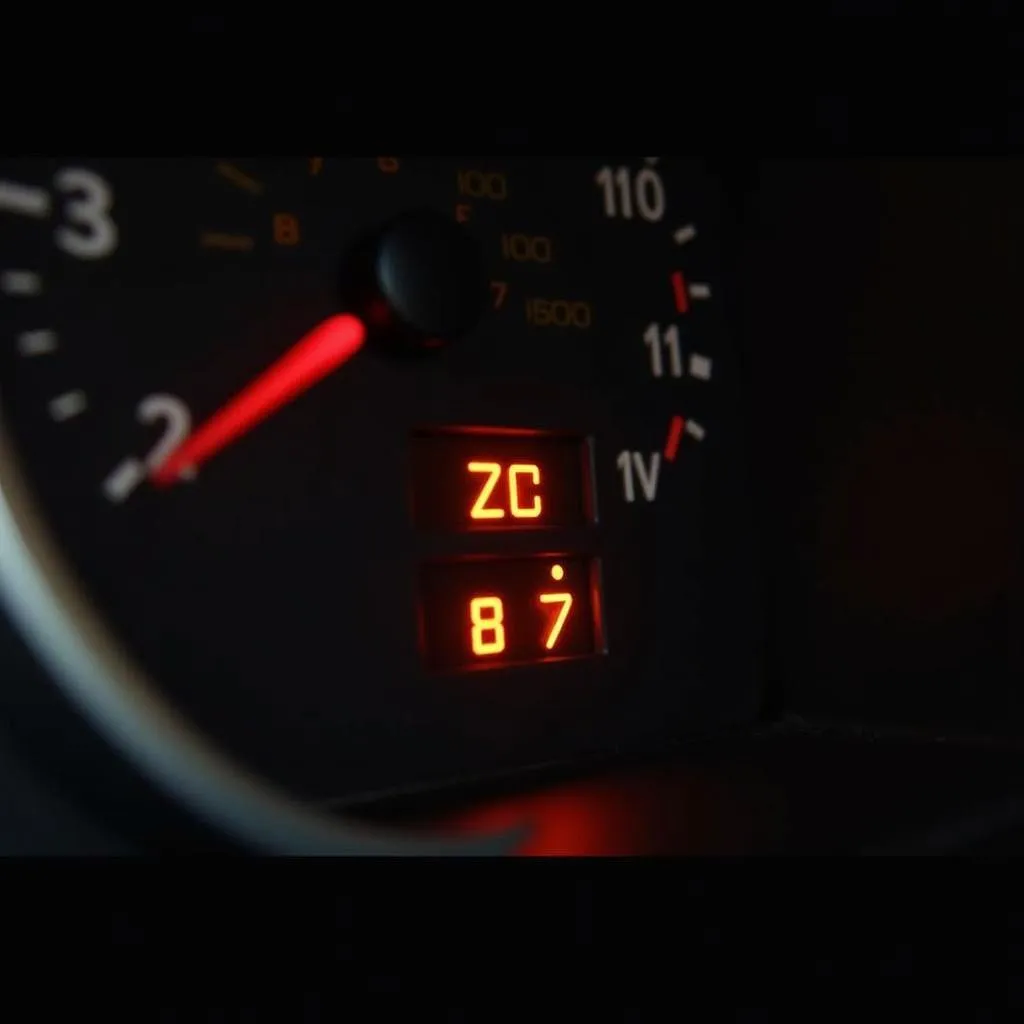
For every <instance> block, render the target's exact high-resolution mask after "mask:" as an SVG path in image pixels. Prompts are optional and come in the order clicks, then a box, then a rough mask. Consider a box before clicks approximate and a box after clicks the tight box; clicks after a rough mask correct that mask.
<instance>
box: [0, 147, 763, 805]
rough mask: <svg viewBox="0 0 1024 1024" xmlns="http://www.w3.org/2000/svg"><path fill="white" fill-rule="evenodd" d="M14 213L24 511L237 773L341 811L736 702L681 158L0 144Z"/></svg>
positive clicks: (721, 519) (5, 470)
mask: <svg viewBox="0 0 1024 1024" xmlns="http://www.w3.org/2000/svg"><path fill="white" fill-rule="evenodd" d="M0 228H2V231H0V430H2V432H3V434H2V438H3V441H4V445H3V448H2V451H3V453H4V454H3V464H0V488H2V489H3V500H4V502H6V503H7V509H6V511H7V515H8V520H7V521H9V522H11V523H14V524H16V525H17V524H19V523H20V524H21V525H22V526H24V525H25V517H26V516H27V515H29V514H31V515H32V516H34V517H36V518H37V525H38V522H41V523H42V524H43V528H44V530H45V532H46V535H47V537H48V538H49V539H50V540H52V542H53V544H54V545H55V548H56V550H57V551H58V552H59V555H60V559H61V571H62V572H66V573H67V576H68V578H69V579H72V580H74V581H75V585H76V587H77V588H79V589H80V592H81V593H83V594H85V595H86V597H87V600H88V602H89V604H90V608H91V611H93V612H95V613H96V614H97V615H98V616H99V618H100V620H101V621H102V623H103V628H104V631H105V637H106V639H107V640H109V642H110V643H111V644H113V645H115V648H116V650H117V651H118V652H120V654H121V656H122V661H123V664H124V665H125V666H130V667H131V671H132V672H133V673H134V676H133V678H143V679H144V680H145V681H146V685H147V686H150V687H152V690H153V692H154V693H155V694H157V695H158V697H159V699H160V701H162V702H163V704H164V705H166V706H169V707H171V708H173V709H174V710H175V711H176V712H177V713H178V714H179V715H181V716H182V717H183V719H184V720H185V721H187V722H188V723H189V725H190V727H191V728H193V729H194V730H195V732H196V734H197V735H198V736H201V737H203V738H204V739H205V740H207V741H208V742H211V743H213V744H215V745H216V746H217V747H218V748H219V749H220V750H221V751H223V752H224V753H226V754H228V755H229V756H230V757H232V758H234V759H236V760H237V761H238V762H240V763H241V764H243V765H245V766H246V767H247V768H249V769H251V770H253V771H255V772H256V773H258V774H260V775H262V776H264V777H266V778H268V779H271V780H273V781H274V782H275V783H277V784H278V785H279V786H282V787H284V788H285V789H287V790H289V791H291V792H292V793H293V794H295V795H296V796H298V797H300V798H303V799H306V800H314V801H315V800H321V801H329V800H344V799H352V798H356V797H360V796H363V795H366V794H371V793H376V792H380V791H386V790H395V789H403V788H408V787H418V786H425V785H431V784H440V783H443V782H446V781H450V780H453V779H464V778H469V777H479V776H485V775H488V774H493V773H497V772H508V771H512V770H515V769H519V768H526V767H530V766H534V765H537V764H544V763H550V762H553V761H570V760H573V759H576V758H582V757H586V756H589V755H599V754H605V753H608V752H610V751H614V750H623V749H630V748H634V747H635V748H644V747H645V746H649V745H650V744H652V743H655V742H657V743H661V742H663V741H666V740H674V739H677V738H679V737H683V736H685V735H687V734H692V733H696V732H700V731H701V730H703V729H707V728H711V727H717V726H719V725H721V724H723V723H726V722H730V721H736V720H740V719H744V718H746V717H748V716H749V715H750V713H751V709H752V706H753V703H752V702H753V693H754V685H753V677H752V672H751V669H750V665H751V664H752V658H751V652H750V649H749V645H748V640H749V637H750V616H751V601H750V587H749V571H750V569H749V554H750V552H749V538H748V535H747V530H746V527H745V526H744V522H745V520H744V514H745V508H744V505H745V502H744V496H743V489H742V485H741V475H740V469H739V466H740V458H739V455H740V446H739V441H738V438H739V432H738V428H737V423H736V372H735V363H734V359H733V354H732V348H731V344H730V339H729V337H728V334H727V331H726V330H725V324H726V318H725V316H724V314H723V305H724V299H725V297H726V296H728V294H729V288H730V283H729V282H728V281H727V280H724V279H723V264H722V259H721V255H722V251H723V249H724V247H725V245H726V242H727V239H726V234H725V232H726V227H725V218H724V211H723V208H722V200H721V197H720V195H719V193H718V192H717V190H716V187H715V184H714V182H713V181H712V180H710V179H709V178H708V176H707V175H706V174H705V173H704V172H703V171H702V169H701V167H700V165H698V164H697V163H695V162H692V161H683V160H677V159H673V158H656V157H648V158H643V157H639V158H595V159H586V158H573V159H518V158H517V159H486V160H485V159H469V158H465V159H459V160H455V159H452V160H422V161H421V160H413V159H408V160H406V159H402V158H395V157H381V158H366V159H332V158H322V157H312V158H296V159H277V160H263V161H261V160H251V159H209V160H206V159H179V160H152V159H147V160H131V159H110V160H102V159H84V158H68V159H61V160H55V159H24V160H6V161H3V162H0ZM16 480H17V481H19V482H20V483H23V484H24V489H25V491H26V493H27V494H29V495H30V497H31V505H30V506H25V505H21V504H18V506H17V507H14V505H13V504H12V501H13V499H12V498H11V495H12V494H13V493H14V490H15V489H16V488H15V486H14V482H15V481H16ZM19 493H20V492H19ZM29 507H30V508H31V513H30V512H29V511H27V509H28V508H29ZM32 557H33V553H32V549H31V545H28V546H26V545H23V544H18V545H14V544H11V543H7V542H5V543H4V545H3V548H2V550H0V577H2V578H3V579H4V580H5V581H6V584H7V585H6V586H5V587H4V594H5V599H6V601H7V602H8V605H9V606H10V605H12V604H14V605H16V604H17V602H18V601H19V597H18V595H17V588H16V587H15V586H14V585H13V584H12V583H11V580H12V578H13V574H14V573H15V572H16V571H18V569H19V567H21V568H23V563H24V559H26V558H28V559H31V558H32ZM37 613H38V609H37ZM45 614H46V615H48V616H49V617H50V618H49V619H48V621H47V622H46V623H44V624H43V627H44V628H43V629H42V633H41V632H40V631H39V630H37V631H36V643H37V645H38V644H44V645H45V643H46V642H47V641H46V639H45V637H44V638H43V639H40V636H42V635H43V633H45V632H46V629H49V630H50V633H49V636H51V637H59V636H60V635H61V634H62V631H64V632H67V631H72V632H74V631H75V630H76V629H78V626H79V624H78V623H76V619H75V611H74V608H72V607H71V606H70V605H67V606H64V605H61V602H60V598H59V596H58V597H57V598H56V599H55V603H54V604H53V605H52V606H50V607H49V608H48V609H47V610H46V612H45ZM19 621H24V616H21V617H20V619H19ZM38 622H39V620H38V614H37V619H36V623H37V625H38ZM95 684H96V681H95V680H93V685H95ZM99 685H101V686H103V687H106V688H107V691H106V694H105V699H108V700H109V701H113V702H115V703H116V701H117V700H119V699H122V698H123V699H125V700H127V699H128V697H127V696H125V692H126V691H125V689H124V679H123V678H122V676H121V673H120V670H119V669H118V667H117V666H116V665H115V666H114V667H112V668H109V670H108V673H107V677H106V678H104V679H103V680H102V681H101V683H100V684H99Z"/></svg>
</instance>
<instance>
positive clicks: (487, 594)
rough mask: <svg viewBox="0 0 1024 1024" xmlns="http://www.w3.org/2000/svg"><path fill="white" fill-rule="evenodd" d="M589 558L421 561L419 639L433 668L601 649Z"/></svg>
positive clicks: (594, 569)
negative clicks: (429, 562) (427, 562)
mask: <svg viewBox="0 0 1024 1024" xmlns="http://www.w3.org/2000/svg"><path fill="white" fill-rule="evenodd" d="M599 575H600V574H599V570H598V564H597V561H596V560H595V559H592V558H581V557H578V556H561V555H542V556H532V557H528V558H517V559H490V558H480V559H472V560H461V561H451V562H439V563H433V564H430V565H427V566H425V567H424V568H423V571H422V576H421V581H420V584H421V585H420V640H421V646H422V649H423V656H424V660H425V662H426V664H427V666H428V668H430V669H433V670H435V671H446V670H447V671H451V670H459V669H468V668H497V667H502V666H507V665H522V664H529V663H532V662H544V661H555V660H561V659H565V658H586V657H590V656H592V655H594V654H598V653H600V651H601V650H602V649H603V641H602V627H601V618H600V608H601V601H600V579H599Z"/></svg>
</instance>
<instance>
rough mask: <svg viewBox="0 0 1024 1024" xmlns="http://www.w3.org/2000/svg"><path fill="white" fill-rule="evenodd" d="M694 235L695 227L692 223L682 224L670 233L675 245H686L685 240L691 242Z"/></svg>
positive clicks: (695, 235) (695, 234)
mask: <svg viewBox="0 0 1024 1024" xmlns="http://www.w3.org/2000/svg"><path fill="white" fill-rule="evenodd" d="M696 237H697V229H696V228H695V227H694V226H693V225H692V224H684V225H683V226H682V227H681V228H676V230H675V231H674V232H673V234H672V238H673V239H674V240H675V243H676V245H686V243H687V242H692V241H693V240H694V239H695V238H696Z"/></svg>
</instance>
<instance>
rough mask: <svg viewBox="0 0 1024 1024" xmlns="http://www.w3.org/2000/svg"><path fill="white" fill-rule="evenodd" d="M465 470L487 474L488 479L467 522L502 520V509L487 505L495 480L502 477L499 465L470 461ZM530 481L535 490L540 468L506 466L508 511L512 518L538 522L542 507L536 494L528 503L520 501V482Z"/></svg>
mask: <svg viewBox="0 0 1024 1024" xmlns="http://www.w3.org/2000/svg"><path fill="white" fill-rule="evenodd" d="M466 468H467V469H468V470H469V471H470V473H480V474H485V473H486V474H487V479H486V480H485V481H484V483H483V485H482V486H481V488H480V492H479V493H478V494H477V496H476V501H474V502H473V505H472V507H471V508H470V510H469V517H470V519H504V518H505V508H504V507H503V506H500V505H488V504H487V503H488V502H489V501H490V500H491V495H492V494H493V493H494V489H495V487H497V486H498V481H499V480H500V479H501V477H502V466H501V463H500V462H470V463H469V464H468V465H467V466H466ZM527 477H528V478H529V481H530V484H531V485H532V486H534V487H539V486H540V466H537V465H535V464H534V463H532V462H515V463H513V464H512V465H511V466H509V467H508V473H507V478H508V511H509V514H510V515H511V516H512V518H513V519H539V518H540V513H541V509H542V508H543V506H542V504H541V500H540V495H539V494H534V495H532V499H531V500H530V502H529V504H524V502H523V500H522V491H521V489H520V488H522V487H523V486H524V485H523V483H522V481H523V479H524V478H527Z"/></svg>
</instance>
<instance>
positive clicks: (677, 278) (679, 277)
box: [672, 270, 690, 313]
mask: <svg viewBox="0 0 1024 1024" xmlns="http://www.w3.org/2000/svg"><path fill="white" fill-rule="evenodd" d="M672 294H673V295H675V298H676V312H677V313H685V312H686V311H687V310H688V309H689V308H690V298H689V296H688V295H687V293H686V281H685V280H683V272H682V271H681V270H676V271H674V272H673V274H672Z"/></svg>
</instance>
